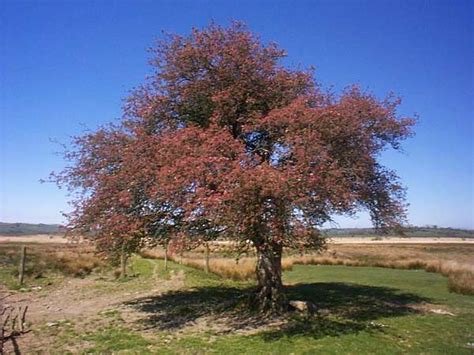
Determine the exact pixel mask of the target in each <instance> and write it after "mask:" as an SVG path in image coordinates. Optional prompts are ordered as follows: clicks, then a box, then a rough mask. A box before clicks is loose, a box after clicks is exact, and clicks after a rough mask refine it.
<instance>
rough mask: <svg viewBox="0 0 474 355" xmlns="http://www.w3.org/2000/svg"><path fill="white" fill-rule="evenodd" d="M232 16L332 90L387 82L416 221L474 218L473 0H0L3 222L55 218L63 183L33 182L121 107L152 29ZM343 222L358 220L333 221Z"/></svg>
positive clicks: (182, 28)
mask: <svg viewBox="0 0 474 355" xmlns="http://www.w3.org/2000/svg"><path fill="white" fill-rule="evenodd" d="M232 19H236V20H242V21H244V22H246V23H247V24H248V26H249V27H250V29H251V30H252V31H254V32H256V33H258V34H260V36H261V38H262V39H263V40H264V41H269V40H272V41H275V42H277V43H278V44H279V45H280V46H281V47H282V48H284V49H286V50H287V52H288V55H289V56H288V58H287V60H286V64H289V65H302V66H309V65H314V66H316V69H317V71H316V74H317V77H318V80H319V81H320V82H322V83H323V84H324V85H325V86H326V87H328V86H331V85H332V86H334V88H335V89H336V90H340V89H341V88H343V87H344V86H346V85H348V84H352V83H358V84H360V85H361V86H362V87H363V88H368V89H370V90H371V91H373V92H374V93H375V94H377V95H379V96H383V95H385V94H386V93H388V92H389V91H394V92H395V93H397V94H399V95H401V96H402V98H403V104H402V106H401V110H400V112H401V113H402V114H406V115H412V114H413V113H417V114H419V116H420V122H419V124H418V125H417V126H416V132H417V135H416V137H414V138H412V139H410V140H409V141H407V142H406V144H405V145H404V148H405V153H403V154H400V153H396V154H394V153H391V152H387V153H386V154H384V156H383V161H384V163H385V164H386V165H388V166H390V167H392V168H394V169H396V170H397V171H398V173H399V175H400V176H401V178H402V181H403V182H404V184H405V185H406V186H407V187H408V195H407V199H408V202H409V203H410V207H409V220H410V223H412V224H415V225H426V224H436V225H439V226H450V227H463V228H474V207H473V200H474V192H473V190H474V186H473V184H474V176H473V165H474V147H473V138H472V137H473V134H474V129H473V118H474V117H473V113H474V104H473V102H474V83H473V80H474V79H473V78H474V73H473V58H474V40H473V38H474V37H473V22H474V9H473V2H472V1H460V0H456V1H448V0H446V1H439V0H438V1H419V0H410V1H409V0H405V1H395V0H390V1H384V0H382V1H375V0H371V1H356V0H338V1H330V0H325V1H302V0H296V1H291V0H288V1H278V0H273V1H241V0H239V1H224V0H223V1H199V0H197V1H141V0H136V1H133V0H128V1H85V0H83V1H79V0H77V1H72V0H71V1H66V0H64V1H9V0H3V1H1V3H0V27H1V28H0V30H1V33H0V45H1V55H0V120H1V125H0V174H1V175H0V221H4V222H16V221H22V222H43V223H55V222H63V221H64V219H63V217H62V215H61V213H60V211H67V210H68V205H67V196H66V192H65V191H63V190H59V189H57V187H55V186H54V185H50V184H40V183H39V180H40V179H41V178H45V177H47V175H48V174H49V172H50V171H51V170H58V169H60V168H61V167H62V166H63V162H62V160H61V158H60V157H59V156H57V155H55V154H54V152H55V151H58V150H59V147H58V146H57V145H56V144H54V143H52V142H50V139H58V140H59V141H62V142H67V140H68V137H69V136H70V135H75V134H78V133H80V132H82V131H83V130H84V127H87V128H90V129H94V128H95V127H97V126H98V125H100V124H103V123H106V122H110V121H112V120H114V119H117V118H119V117H120V115H121V105H122V99H123V98H124V97H126V96H127V94H128V92H129V90H130V89H132V88H133V87H134V86H137V85H139V84H140V83H142V82H143V80H144V77H145V76H146V74H147V73H148V72H149V68H148V66H147V59H148V54H147V52H146V48H148V47H150V46H151V45H152V44H153V41H154V39H155V38H156V37H158V36H160V33H161V31H166V32H172V33H180V34H186V33H188V32H189V31H190V29H191V28H192V27H193V26H195V27H202V26H205V25H207V24H208V23H209V22H210V21H211V20H213V21H215V22H216V23H219V24H224V25H225V24H228V23H229V21H230V20H232ZM337 221H338V222H339V224H340V226H341V227H362V226H368V225H369V222H368V219H367V216H366V215H365V214H361V216H360V217H359V218H358V219H337Z"/></svg>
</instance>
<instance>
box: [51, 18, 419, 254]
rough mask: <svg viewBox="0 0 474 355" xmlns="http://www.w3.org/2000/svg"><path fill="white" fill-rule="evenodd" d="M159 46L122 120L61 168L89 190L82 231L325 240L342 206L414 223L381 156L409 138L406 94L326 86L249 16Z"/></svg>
mask: <svg viewBox="0 0 474 355" xmlns="http://www.w3.org/2000/svg"><path fill="white" fill-rule="evenodd" d="M152 53H153V54H154V57H153V59H152V60H151V64H152V66H153V67H154V69H155V72H154V74H153V76H152V77H151V78H150V80H149V82H148V83H147V84H146V85H144V86H143V87H142V88H140V89H139V90H137V91H136V92H135V93H134V94H133V95H132V96H131V97H130V99H129V101H128V103H127V105H126V108H125V117H124V119H123V122H122V125H120V126H118V127H110V128H105V129H101V130H99V131H97V132H94V133H91V134H88V135H85V136H82V137H79V138H77V139H76V140H75V147H74V148H73V150H72V152H70V153H67V154H66V157H67V158H68V159H69V160H70V161H71V165H70V166H69V167H68V168H67V169H65V170H64V171H63V173H62V174H60V175H59V176H56V180H57V181H58V182H59V183H66V184H67V185H68V186H69V187H71V188H72V189H77V188H79V189H83V190H82V192H83V193H82V194H81V195H80V198H79V200H78V201H77V202H76V203H77V204H76V209H75V211H74V212H73V213H72V214H71V216H70V218H71V227H72V228H73V229H76V230H78V231H93V234H95V235H97V236H102V237H104V238H106V239H107V238H110V237H111V239H113V238H116V237H119V236H120V237H124V236H136V235H137V233H138V234H140V233H143V234H145V233H149V234H150V233H151V234H153V235H155V236H158V237H159V236H161V237H163V238H164V236H166V238H169V237H170V235H176V236H179V238H180V239H179V240H180V242H179V243H178V242H176V243H175V244H176V245H181V244H182V236H183V235H185V236H187V237H188V238H193V239H194V240H204V239H210V238H215V237H216V236H219V235H225V236H226V237H228V238H234V239H236V240H238V241H241V242H242V245H247V244H246V243H245V241H246V240H248V239H250V240H252V241H253V242H254V244H255V245H257V244H259V245H261V244H262V243H263V244H265V243H267V244H272V245H279V246H286V247H301V248H304V247H319V246H320V239H319V237H318V231H317V227H318V226H320V225H321V224H322V223H324V222H326V221H328V220H329V219H330V216H331V215H332V214H335V213H340V214H351V213H354V212H355V211H357V210H359V209H360V208H366V209H368V210H369V211H370V213H371V216H372V218H373V221H374V223H375V225H376V226H380V227H396V226H398V225H399V224H400V223H401V222H403V219H404V205H403V189H402V188H401V187H400V185H399V183H398V182H397V177H396V175H395V174H393V173H392V172H391V171H389V170H387V169H385V168H383V167H382V166H380V164H379V163H378V157H379V153H380V152H381V151H382V150H383V149H385V147H387V146H391V147H393V148H395V149H398V148H399V143H400V141H401V140H403V139H404V138H406V137H408V136H409V135H410V134H411V126H412V124H413V120H412V119H409V118H400V117H399V116H398V115H397V113H396V108H397V106H398V104H399V101H398V100H397V99H393V98H391V97H389V98H387V99H385V100H382V101H380V100H378V99H376V98H375V97H374V96H372V95H370V94H366V93H363V92H361V91H360V90H359V89H358V88H355V87H353V88H350V89H348V90H347V91H345V92H344V93H342V95H340V96H339V97H337V98H335V97H333V96H331V95H329V94H326V93H324V92H322V91H321V90H320V89H319V86H318V85H317V84H316V83H315V82H314V80H313V77H312V73H310V72H304V71H295V70H290V69H287V68H284V67H283V66H281V65H280V64H279V62H278V61H279V59H281V58H282V57H283V56H284V52H283V51H282V50H280V49H278V48H277V47H276V46H275V45H274V44H271V45H268V46H264V45H263V44H261V42H260V41H259V40H258V38H256V37H255V36H254V35H252V34H251V33H250V32H249V31H247V29H246V28H245V27H244V26H242V25H241V24H233V25H232V26H231V27H230V28H221V27H219V26H215V25H212V26H210V27H208V28H207V29H204V30H193V32H192V34H191V35H190V36H188V37H180V36H171V37H169V38H168V39H166V40H164V41H162V42H160V43H158V45H157V46H156V48H155V49H153V51H152ZM157 231H160V232H157ZM163 231H167V232H166V233H165V232H163ZM155 232H156V233H155ZM168 232H169V233H168ZM178 232H179V233H178Z"/></svg>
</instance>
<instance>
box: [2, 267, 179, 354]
mask: <svg viewBox="0 0 474 355" xmlns="http://www.w3.org/2000/svg"><path fill="white" fill-rule="evenodd" d="M150 281H151V282H150ZM154 281H156V282H154ZM133 282H135V283H133ZM130 283H131V284H127V283H119V282H116V281H106V280H105V281H104V280H103V279H93V278H85V279H78V278H67V279H65V280H64V281H63V282H61V283H60V284H59V285H57V286H50V287H51V288H48V287H47V288H45V289H39V288H38V289H33V290H31V291H28V292H18V291H16V292H13V291H7V290H6V289H5V288H3V287H1V286H0V300H1V301H0V302H2V306H4V307H8V306H11V307H16V306H20V305H28V307H29V308H28V313H27V317H26V318H27V322H28V323H29V324H30V325H29V328H30V329H31V331H30V332H29V333H27V334H24V335H22V336H20V337H17V340H16V341H17V347H18V348H19V349H20V350H21V353H22V354H23V353H26V354H28V353H37V351H39V350H43V349H48V345H50V344H51V342H54V339H51V338H50V337H48V336H38V334H39V333H40V332H41V328H42V327H55V326H57V325H58V324H60V323H62V322H68V323H71V324H74V325H75V327H77V328H83V327H87V326H88V325H89V327H90V324H91V323H93V322H92V321H94V322H95V324H96V323H97V317H98V315H99V316H100V315H101V314H103V312H105V311H107V310H110V309H121V310H123V311H124V312H126V313H127V317H129V318H130V319H133V320H136V319H139V318H140V317H142V315H141V314H139V313H140V312H139V311H138V310H134V309H129V308H130V307H126V306H124V303H127V302H130V301H133V300H135V299H137V298H142V297H151V296H157V295H160V294H163V293H166V292H168V291H172V290H178V289H180V288H182V287H184V274H183V273H177V274H172V276H171V277H170V279H169V280H163V279H159V280H158V279H156V277H153V278H152V279H151V280H147V282H146V286H145V285H140V284H138V283H137V281H133V280H132V281H130ZM150 286H151V288H150ZM105 321H107V320H105ZM5 351H6V352H5V353H6V354H10V353H12V354H13V353H15V351H14V348H13V344H12V343H11V342H10V341H9V342H7V344H6V346H5ZM46 353H47V351H46Z"/></svg>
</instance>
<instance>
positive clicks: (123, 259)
mask: <svg viewBox="0 0 474 355" xmlns="http://www.w3.org/2000/svg"><path fill="white" fill-rule="evenodd" d="M125 276H127V253H126V252H125V244H123V245H122V253H121V254H120V278H122V279H123V278H124V277H125Z"/></svg>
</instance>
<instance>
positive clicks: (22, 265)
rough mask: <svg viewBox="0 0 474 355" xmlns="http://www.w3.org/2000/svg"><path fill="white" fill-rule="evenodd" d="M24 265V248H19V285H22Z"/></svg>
mask: <svg viewBox="0 0 474 355" xmlns="http://www.w3.org/2000/svg"><path fill="white" fill-rule="evenodd" d="M25 263H26V246H22V247H21V255H20V269H19V275H18V281H19V282H20V285H23V280H24V277H25Z"/></svg>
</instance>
